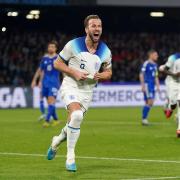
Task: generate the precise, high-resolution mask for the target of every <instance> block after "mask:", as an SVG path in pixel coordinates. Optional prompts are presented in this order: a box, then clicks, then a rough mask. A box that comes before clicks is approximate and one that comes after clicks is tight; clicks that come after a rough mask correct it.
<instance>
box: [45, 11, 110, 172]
mask: <svg viewBox="0 0 180 180" xmlns="http://www.w3.org/2000/svg"><path fill="white" fill-rule="evenodd" d="M84 26H85V32H86V36H85V37H80V38H76V39H73V40H71V41H69V42H68V43H67V44H66V45H65V47H64V49H63V50H62V51H61V52H60V53H59V57H58V58H57V60H56V61H55V63H54V67H55V68H56V69H58V70H59V71H61V72H63V73H65V77H64V79H63V82H62V85H61V89H60V95H61V99H62V100H63V101H64V103H65V105H66V108H67V111H68V120H67V124H66V126H65V127H64V128H63V129H62V131H61V133H60V134H59V136H55V137H53V140H52V144H51V146H50V148H49V150H48V153H47V158H48V159H49V160H51V159H53V158H54V157H55V154H56V151H57V148H58V146H59V145H60V144H61V143H62V142H63V141H65V140H66V139H67V160H66V169H67V170H68V171H76V170H77V168H76V164H75V146H76V142H77V141H78V139H79V135H80V125H81V123H82V121H83V115H84V113H85V112H86V111H87V110H88V107H89V104H90V103H91V101H92V95H93V88H94V87H95V86H96V84H97V82H98V81H99V80H108V79H110V78H111V76H112V70H111V51H110V50H109V48H108V47H107V45H106V44H105V43H103V42H102V41H100V37H101V34H102V21H101V19H100V18H99V16H98V15H89V16H87V17H86V18H85V20H84ZM64 62H67V63H68V65H66V64H65V63H64ZM100 69H101V71H100Z"/></svg>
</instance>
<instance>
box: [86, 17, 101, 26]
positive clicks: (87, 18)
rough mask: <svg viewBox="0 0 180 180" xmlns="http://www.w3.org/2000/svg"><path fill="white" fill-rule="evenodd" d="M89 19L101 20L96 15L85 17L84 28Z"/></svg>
mask: <svg viewBox="0 0 180 180" xmlns="http://www.w3.org/2000/svg"><path fill="white" fill-rule="evenodd" d="M90 19H100V20H101V18H100V17H99V16H98V15H96V14H91V15H89V16H87V17H86V18H85V19H84V27H85V28H86V27H87V26H88V23H89V20H90Z"/></svg>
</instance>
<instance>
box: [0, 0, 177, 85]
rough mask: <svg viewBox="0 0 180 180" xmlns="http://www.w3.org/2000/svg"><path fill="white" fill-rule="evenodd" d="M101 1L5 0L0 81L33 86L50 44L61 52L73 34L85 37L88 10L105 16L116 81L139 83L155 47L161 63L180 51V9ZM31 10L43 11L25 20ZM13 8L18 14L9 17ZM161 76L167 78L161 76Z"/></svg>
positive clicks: (0, 14) (1, 18)
mask: <svg viewBox="0 0 180 180" xmlns="http://www.w3.org/2000/svg"><path fill="white" fill-rule="evenodd" d="M8 2H9V3H8ZM12 2H13V3H12ZM61 2H62V5H60V4H61ZM120 2H121V1H120ZM33 3H34V4H33ZM38 3H39V4H38ZM57 3H59V4H57ZM96 3H97V2H96V1H53V0H51V1H44V3H43V1H0V6H1V10H0V26H1V28H2V27H4V26H5V27H6V31H5V32H0V40H1V43H0V62H1V63H0V85H14V86H18V85H29V84H30V82H31V79H32V76H33V74H34V72H35V70H36V68H37V67H38V64H39V61H40V58H41V56H42V55H43V53H44V51H45V49H46V44H47V42H48V41H49V40H51V39H56V40H58V42H59V50H61V49H62V47H63V46H64V45H65V43H66V42H67V41H68V40H70V39H71V38H73V37H76V36H83V35H84V28H83V19H84V17H85V16H87V15H89V14H98V15H99V16H100V17H101V18H102V20H103V39H104V40H105V41H106V42H107V43H108V45H109V47H110V48H111V50H112V54H113V70H114V71H113V77H112V81H113V82H137V81H138V72H139V67H140V65H141V63H142V62H143V61H144V60H145V59H146V52H147V51H148V50H149V49H151V48H154V49H156V50H157V51H158V52H159V55H160V58H159V61H158V64H163V63H164V62H165V60H166V59H167V56H168V55H169V54H170V53H173V52H176V51H178V50H179V47H180V43H179V41H180V36H179V31H180V11H179V9H178V7H176V6H174V7H155V6H152V7H151V6H118V5H111V6H108V5H104V6H103V5H99V6H97V5H96ZM152 5H153V4H152ZM32 9H38V10H40V18H39V19H37V20H35V19H33V20H28V19H26V15H27V14H28V13H29V11H30V10H32ZM10 11H17V12H18V13H19V15H18V16H17V17H9V16H7V13H8V12H10ZM152 11H162V12H164V13H165V16H164V17H160V18H158V17H156V18H153V17H151V16H150V12H152ZM175 40H177V41H175ZM160 79H161V80H163V79H164V77H162V75H161V74H160Z"/></svg>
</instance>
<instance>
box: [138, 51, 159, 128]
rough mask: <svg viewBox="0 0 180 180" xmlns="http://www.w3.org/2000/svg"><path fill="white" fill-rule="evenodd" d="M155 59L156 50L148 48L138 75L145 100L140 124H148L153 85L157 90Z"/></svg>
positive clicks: (153, 90)
mask: <svg viewBox="0 0 180 180" xmlns="http://www.w3.org/2000/svg"><path fill="white" fill-rule="evenodd" d="M157 60H158V53H157V51H155V50H150V51H149V52H148V60H146V61H145V62H144V63H143V65H142V67H141V72H140V75H139V78H140V82H141V86H142V92H143V94H144V101H145V105H144V107H143V110H142V125H149V122H148V119H147V118H148V114H149V111H150V109H151V107H152V105H153V103H154V98H155V86H156V88H157V91H159V78H158V68H157V64H156V61H157Z"/></svg>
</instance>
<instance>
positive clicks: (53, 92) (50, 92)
mask: <svg viewBox="0 0 180 180" xmlns="http://www.w3.org/2000/svg"><path fill="white" fill-rule="evenodd" d="M58 89H59V88H57V87H53V86H52V87H42V90H41V94H42V97H49V96H53V97H55V98H56V97H57V94H58Z"/></svg>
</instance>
